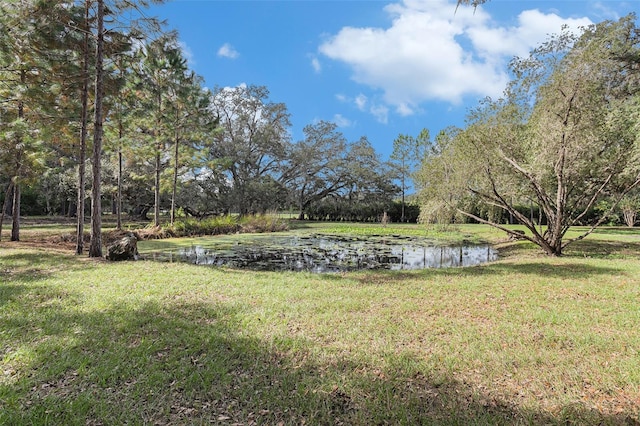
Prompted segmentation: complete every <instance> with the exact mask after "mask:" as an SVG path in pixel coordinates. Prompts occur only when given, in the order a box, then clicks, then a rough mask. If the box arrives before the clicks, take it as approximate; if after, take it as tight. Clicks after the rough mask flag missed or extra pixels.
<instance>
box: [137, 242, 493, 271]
mask: <svg viewBox="0 0 640 426" xmlns="http://www.w3.org/2000/svg"><path fill="white" fill-rule="evenodd" d="M202 241H203V244H202V245H194V246H192V247H190V248H183V249H179V250H175V251H165V252H152V253H147V254H146V255H145V256H144V257H146V258H148V259H153V260H157V261H168V262H188V263H192V264H196V265H210V266H229V267H232V268H241V269H252V270H267V271H277V270H286V271H311V272H317V273H322V272H342V271H353V270H359V269H391V270H409V269H424V268H450V267H459V266H471V265H477V264H480V263H485V262H490V261H493V260H496V259H497V257H498V253H497V251H496V250H494V249H493V248H492V247H491V246H489V245H465V246H456V247H451V246H434V245H433V242H432V241H430V240H426V239H421V238H415V237H406V236H370V237H352V236H348V237H347V236H343V235H310V236H302V237H301V236H256V238H252V239H243V240H242V241H241V242H240V241H236V242H234V243H233V244H229V243H228V242H227V243H226V244H216V243H215V242H216V240H215V239H203V240H202ZM206 244H208V245H206Z"/></svg>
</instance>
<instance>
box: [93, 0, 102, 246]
mask: <svg viewBox="0 0 640 426" xmlns="http://www.w3.org/2000/svg"><path fill="white" fill-rule="evenodd" d="M97 1H98V14H97V17H96V19H97V28H98V34H97V35H98V38H97V43H96V87H95V107H94V109H95V111H94V119H95V120H94V121H95V122H94V130H93V132H94V133H93V165H92V167H93V168H92V170H93V184H92V188H91V242H90V243H89V257H102V206H101V198H102V191H101V188H100V178H101V165H100V161H101V159H102V98H103V96H104V93H103V92H104V90H103V84H104V75H103V74H104V70H103V60H104V51H103V49H104V0H97Z"/></svg>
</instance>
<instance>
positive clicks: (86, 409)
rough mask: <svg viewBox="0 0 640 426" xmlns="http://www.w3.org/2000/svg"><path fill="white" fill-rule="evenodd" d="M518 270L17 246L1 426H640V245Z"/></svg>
mask: <svg viewBox="0 0 640 426" xmlns="http://www.w3.org/2000/svg"><path fill="white" fill-rule="evenodd" d="M308 226H311V227H312V228H313V230H314V231H317V227H318V226H320V225H312V224H308ZM331 226H334V227H335V225H331ZM340 227H341V228H340V229H342V231H345V229H351V230H350V232H362V233H367V232H373V231H372V230H371V227H361V229H360V230H359V231H358V230H354V229H355V228H360V227H359V226H350V225H340ZM350 227H351V228H350ZM387 229H389V228H387ZM398 229H399V230H396V231H388V232H423V230H422V228H419V227H416V228H415V229H414V230H413V231H412V230H411V229H412V228H411V227H399V228H398ZM329 231H330V232H336V229H329ZM457 231H459V235H461V236H462V237H461V238H464V239H467V238H473V235H476V236H477V235H480V236H481V239H489V240H494V241H497V240H500V239H502V238H503V236H502V235H499V234H495V233H494V232H493V231H491V230H489V229H488V228H485V227H462V228H458V229H457ZM384 232H387V231H384ZM26 235H28V233H27V234H26ZM451 235H453V234H451ZM455 238H459V237H455ZM503 253H505V256H504V257H503V259H502V260H500V261H498V262H495V263H493V264H489V265H484V266H480V267H472V268H464V269H450V270H425V271H414V272H361V273H349V274H327V275H313V274H306V273H267V272H264V273H262V272H261V273H256V272H243V271H235V270H225V269H213V268H206V267H199V266H192V265H185V264H168V263H151V262H133V263H120V264H112V263H106V262H104V261H94V260H89V259H86V258H82V257H74V256H73V255H72V254H70V253H67V252H65V251H52V250H44V249H40V248H38V247H33V246H31V247H29V246H28V245H27V246H26V247H16V245H13V244H11V243H7V242H2V243H0V280H1V284H0V359H1V360H2V361H1V367H2V368H0V424H78V425H79V424H125V423H127V424H205V423H207V424H210V423H213V424H246V425H249V424H278V423H280V422H282V424H291V425H294V424H295V425H299V424H341V423H342V424H359V425H370V424H411V425H413V424H518V423H520V424H549V423H551V424H561V423H562V424H566V423H573V424H625V423H627V424H636V423H638V422H640V412H639V408H638V407H639V406H640V354H639V352H638V351H639V350H640V349H639V348H640V329H639V328H638V324H639V323H640V261H639V260H638V255H640V233H638V232H628V231H625V230H609V231H608V232H602V233H598V234H596V235H595V236H594V238H591V239H588V240H586V241H583V242H580V244H579V245H576V246H575V248H573V249H572V250H569V251H568V252H567V256H565V257H563V258H559V259H553V258H547V257H544V256H540V255H539V254H538V251H536V250H534V249H533V248H532V247H531V246H530V245H529V244H527V243H517V244H516V245H515V246H512V247H510V248H508V249H505V250H504V251H503Z"/></svg>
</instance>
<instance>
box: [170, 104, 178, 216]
mask: <svg viewBox="0 0 640 426" xmlns="http://www.w3.org/2000/svg"><path fill="white" fill-rule="evenodd" d="M176 115H178V114H177V113H176ZM177 121H178V118H177V117H176V135H175V136H176V141H175V142H176V145H175V151H174V153H173V154H174V164H173V188H172V192H171V224H172V225H173V224H174V222H175V220H176V195H177V192H178V190H177V188H178V164H179V162H178V154H179V149H178V148H179V146H180V133H179V131H178V128H177Z"/></svg>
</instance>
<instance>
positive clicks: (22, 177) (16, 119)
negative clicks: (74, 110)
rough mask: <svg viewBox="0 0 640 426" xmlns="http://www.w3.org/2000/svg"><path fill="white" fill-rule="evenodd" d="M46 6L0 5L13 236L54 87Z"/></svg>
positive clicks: (25, 0)
mask: <svg viewBox="0 0 640 426" xmlns="http://www.w3.org/2000/svg"><path fill="white" fill-rule="evenodd" d="M46 6H47V5H46V4H40V3H38V2H35V1H29V0H21V1H15V2H9V3H6V4H5V3H3V4H1V5H0V82H1V83H2V85H1V86H0V157H2V163H3V164H5V167H6V168H7V171H8V174H9V176H10V180H11V184H10V188H9V189H10V190H11V191H9V190H7V192H6V194H7V195H8V194H9V192H11V193H12V199H11V205H12V228H11V241H19V240H20V207H21V192H22V186H23V184H24V183H25V181H27V180H28V179H29V178H30V177H33V176H35V172H36V169H37V167H38V165H39V163H41V162H42V159H43V156H42V151H41V149H40V147H41V139H40V134H41V132H42V130H43V129H44V127H43V126H42V124H43V123H42V122H41V118H42V115H44V114H43V111H44V110H45V109H46V108H47V105H48V104H50V103H51V102H47V101H51V95H52V91H51V90H50V89H51V87H50V86H49V85H48V84H47V76H48V75H49V63H48V60H47V59H48V58H47V55H46V53H45V51H46V47H45V46H46V43H47V36H48V34H47V32H46V31H44V30H43V28H40V27H39V25H40V26H42V27H46V28H47V29H50V28H52V27H54V26H55V22H54V21H53V20H49V19H48V17H47V14H46V10H47V8H46ZM5 201H6V200H5Z"/></svg>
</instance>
